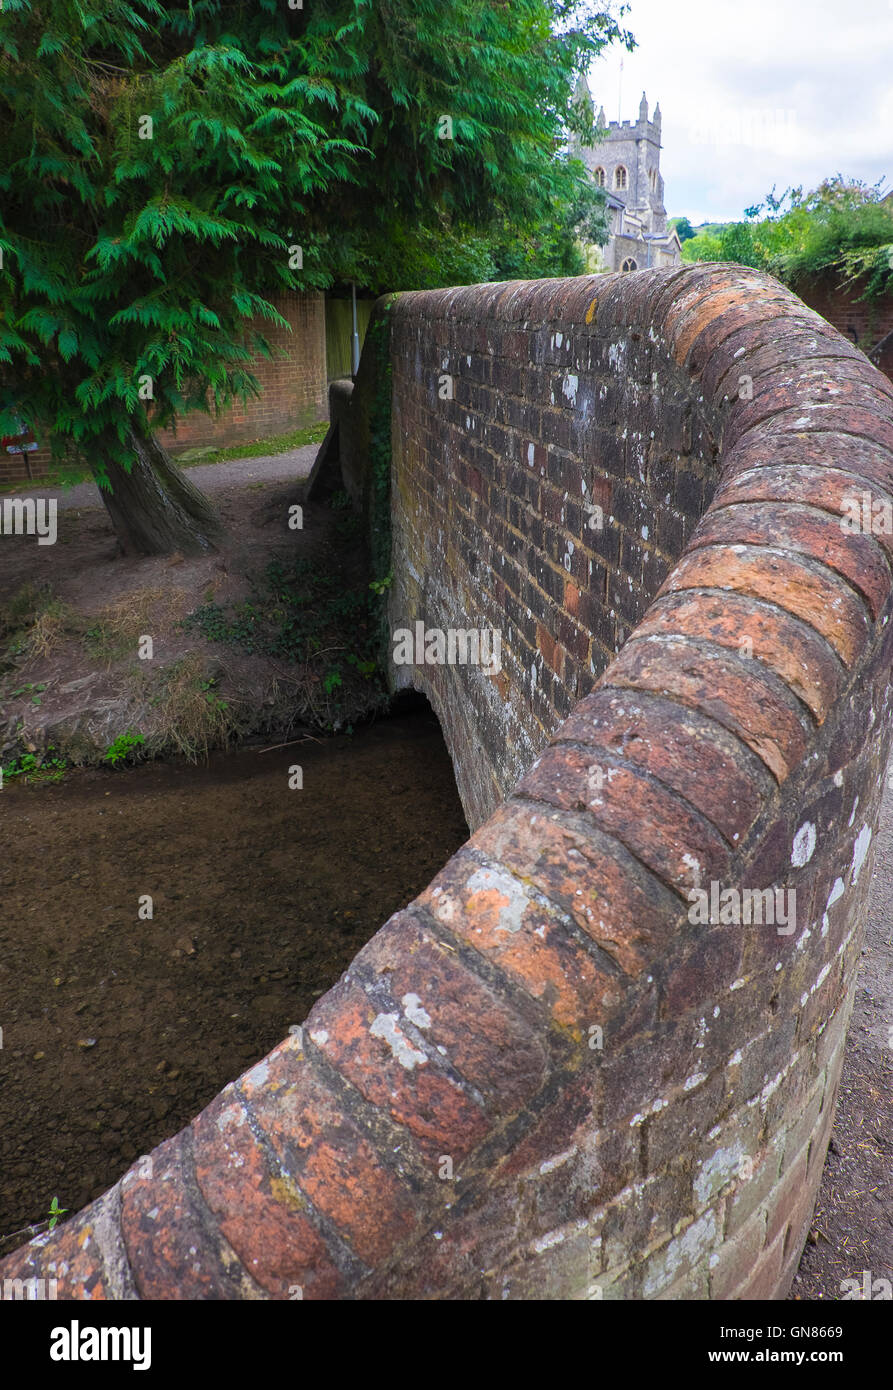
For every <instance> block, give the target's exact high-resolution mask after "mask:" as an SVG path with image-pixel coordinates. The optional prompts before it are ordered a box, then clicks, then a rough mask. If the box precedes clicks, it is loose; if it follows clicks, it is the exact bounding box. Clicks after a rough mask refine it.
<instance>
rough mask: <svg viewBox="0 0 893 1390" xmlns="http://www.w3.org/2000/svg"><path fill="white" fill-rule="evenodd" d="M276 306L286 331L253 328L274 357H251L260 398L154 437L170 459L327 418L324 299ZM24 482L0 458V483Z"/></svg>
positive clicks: (44, 455) (41, 462) (41, 453)
mask: <svg viewBox="0 0 893 1390" xmlns="http://www.w3.org/2000/svg"><path fill="white" fill-rule="evenodd" d="M276 307H277V309H278V310H279V312H280V314H281V315H282V317H283V318H284V319H286V320H287V322H288V324H289V329H285V328H280V327H279V326H278V325H276V324H273V323H270V322H269V321H268V320H266V319H264V320H262V321H260V322H259V323H258V325H257V326H258V328H259V330H260V331H261V332H262V333H263V334H264V336H265V337H266V339H267V341H268V342H269V343H270V346H271V347H272V349H273V352H274V356H273V357H272V359H267V358H256V359H255V361H254V363H253V365H252V371H253V372H254V374H255V376H256V377H257V379H258V382H259V384H260V388H261V395H260V396H259V397H256V398H254V399H252V400H249V401H248V402H247V403H246V404H245V405H242V404H241V403H237V404H236V405H233V406H231V407H230V408H228V409H227V410H224V411H221V413H220V415H219V416H218V417H215V416H214V415H205V414H203V413H201V412H199V411H193V412H192V413H191V414H189V415H185V416H183V417H182V419H180V420H179V421H178V423H177V428H176V431H174V430H173V429H168V430H162V431H161V432H160V434H159V436H158V437H159V439H160V440H161V443H162V444H163V445H164V446H165V448H167V449H169V450H170V451H171V453H172V454H177V453H182V452H183V451H184V450H185V449H195V448H200V447H205V446H209V447H215V448H221V449H222V448H228V447H229V446H230V445H232V444H242V443H250V442H251V441H252V440H255V439H265V438H267V437H268V436H270V435H276V434H287V433H288V432H289V431H291V430H296V429H301V428H303V427H304V426H305V425H314V424H318V423H319V422H320V421H322V420H325V419H326V418H327V416H328V396H327V391H328V381H327V375H326V319H325V296H324V295H322V294H297V293H286V294H284V295H282V296H281V297H280V298H279V299H277V301H276ZM283 351H284V352H285V354H286V356H284V357H283V356H282V355H281V353H282V352H283ZM35 438H36V439H37V441H38V443H39V444H42V447H40V448H38V449H37V450H35V451H34V453H32V454H30V455H29V457H30V460H31V469H32V472H33V473H34V476H35V477H38V478H39V477H41V475H43V474H45V473H46V471H47V468H48V465H49V462H50V450H49V445H48V444H47V443H46V442H45V441H44V440H43V439H42V434H41V430H40V429H39V427H38V428H37V430H36V431H35ZM26 477H27V473H26V469H25V464H24V462H23V460H22V458H21V456H20V455H14V454H7V453H6V452H5V451H4V452H3V453H0V484H2V483H4V482H11V481H13V480H15V479H18V478H26Z"/></svg>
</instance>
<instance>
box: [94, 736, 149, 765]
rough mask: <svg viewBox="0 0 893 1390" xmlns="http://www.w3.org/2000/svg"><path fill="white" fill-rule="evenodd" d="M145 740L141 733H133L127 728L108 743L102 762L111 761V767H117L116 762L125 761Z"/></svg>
mask: <svg viewBox="0 0 893 1390" xmlns="http://www.w3.org/2000/svg"><path fill="white" fill-rule="evenodd" d="M145 742H146V740H145V739H144V738H143V736H142V734H134V733H132V732H131V731H130V729H128V730H127V732H126V734H119V735H118V737H117V738H116V739H115V740H114V741H113V742H112V743H110V744H109V746H108V748H107V749H106V750H105V753H104V754H103V759H102V760H103V762H106V763H111V765H112V767H117V766H118V763H122V762H125V761H126V759H127V758H128V757H130V756H131V754H133V753H135V752H136V750H137V748H142V746H143V744H144V743H145Z"/></svg>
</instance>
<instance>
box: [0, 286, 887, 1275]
mask: <svg viewBox="0 0 893 1390" xmlns="http://www.w3.org/2000/svg"><path fill="white" fill-rule="evenodd" d="M392 313H393V316H394V321H395V324H397V323H400V322H403V323H405V322H407V321H411V320H418V321H424V320H426V319H428V318H430V317H432V316H433V317H435V318H437V319H439V320H449V321H450V323H451V324H452V325H453V326H454V328H455V330H456V332H457V333H458V334H459V337H460V338H461V335H462V333H463V331H465V329H463V325H465V326H466V328H467V332H468V334H469V335H472V334H473V333H474V332H475V331H478V332H483V333H484V335H485V336H486V331H487V329H488V327H489V326H490V325H503V326H509V325H512V326H514V327H515V329H517V330H518V331H517V333H516V334H515V337H514V338H513V340H512V341H514V342H516V343H517V344H518V346H519V350H520V347H521V345H523V344H524V342H525V337H524V333H523V332H522V330H523V329H524V328H525V327H526V326H528V325H534V326H546V327H550V326H551V327H554V328H559V329H561V330H562V332H565V333H568V332H569V333H571V334H573V335H578V336H579V337H583V336H585V337H593V338H599V339H604V340H608V341H611V342H619V341H622V340H626V341H635V342H637V343H640V344H641V343H644V344H646V345H647V344H650V345H651V347H652V348H653V351H654V361H655V363H658V364H659V365H658V366H656V367H655V370H657V371H660V372H663V371H664V370H666V372H668V373H669V372H673V371H678V372H680V373H681V374H682V375H683V377H684V379H685V380H687V381H688V383H689V386H690V399H691V401H692V402H693V403H695V405H696V406H697V408H698V409H699V410H700V411H701V412H702V413H703V418H704V419H705V420H708V421H709V422H710V425H711V429H712V430H713V431H714V437H715V439H716V443H717V449H718V471H717V486H716V489H715V492H714V495H713V497H712V500H711V501H710V502H709V505H708V506H707V508H706V511H705V512H704V515H703V518H702V521H701V523H700V524H699V525H698V527H697V528H696V530H695V531H694V533H693V535H692V536H691V538H690V540H689V542H688V544H687V546H686V547H685V550H684V552H683V553H682V555H681V556H680V558H679V560H678V563H677V564H676V566H675V568H674V569H673V570H672V571H671V573H670V574H669V576H668V577H667V578H666V580H665V581H664V583H663V584H662V586H661V588H660V590H659V592H658V594H657V596H656V597H655V599H654V601H653V603H652V604H651V607H650V608H649V609H648V612H647V614H646V617H645V619H644V621H643V622H642V624H641V625H640V627H639V628H638V629H636V631H634V632H633V633H632V635H631V637H630V639H629V640H628V641H627V643H626V645H625V646H624V647H623V649H622V650H621V651H620V652H619V654H618V655H617V657H616V659H615V660H614V661H613V663H612V664H611V665H610V666H609V667H608V669H607V670H606V671H605V672H604V673H603V675H602V676H601V678H600V679H599V680H598V683H597V685H596V687H595V689H594V690H593V691H592V692H591V693H590V694H588V695H586V696H585V698H583V699H582V700H580V701H579V702H578V703H577V705H576V706H575V707H574V709H573V710H572V712H571V714H570V716H569V717H568V718H567V720H566V721H565V722H564V723H563V724H562V725H561V727H559V728H558V729H557V730H556V732H555V734H554V737H553V738H552V740H551V742H550V744H549V746H548V748H547V749H546V751H545V752H544V753H543V755H542V756H541V757H540V758H539V759H537V761H536V763H535V764H534V766H533V767H532V768H531V770H530V771H529V772H528V774H527V775H526V776H525V778H524V779H523V780H522V781H521V783H520V784H519V785H518V787H517V788H516V789H515V791H514V792H513V793H512V794H511V795H510V796H509V797H508V799H507V800H506V802H505V803H504V804H503V805H502V806H500V807H499V808H497V809H496V810H495V811H494V812H493V814H492V815H490V816H489V818H488V819H487V820H485V821H484V823H483V824H482V825H480V826H479V828H478V829H477V830H476V831H475V833H474V834H473V835H472V836H471V838H470V839H469V841H468V842H467V843H466V845H464V846H463V847H462V849H461V850H460V851H459V852H458V853H457V854H456V855H455V856H453V858H452V859H451V860H450V861H449V862H448V863H447V864H446V865H445V866H444V868H443V869H442V870H441V872H440V873H439V874H438V875H437V876H436V878H435V879H434V880H433V881H432V883H431V884H430V885H429V886H428V888H427V889H426V890H425V891H424V892H423V893H422V894H421V895H420V896H419V897H418V898H417V899H416V900H415V901H414V902H413V903H412V904H410V906H409V907H408V908H407V909H406V910H405V911H402V912H399V913H397V914H396V915H395V916H394V917H392V918H391V919H390V920H389V921H388V922H387V923H386V924H385V926H383V927H382V928H381V930H380V931H379V932H378V933H377V935H376V936H375V937H374V938H373V939H372V940H371V941H370V942H369V943H368V945H367V946H366V947H364V949H363V950H362V951H360V953H359V954H358V956H357V957H356V958H355V960H354V961H353V963H352V964H351V966H350V968H349V969H348V971H347V972H346V974H345V975H344V976H342V978H341V980H340V981H339V982H338V984H337V985H336V986H335V987H334V988H333V989H331V990H330V991H329V992H328V993H327V994H326V995H325V996H323V997H322V998H321V999H320V1000H318V1001H317V1003H316V1005H315V1006H314V1008H313V1009H312V1011H311V1013H310V1015H309V1017H308V1019H307V1020H306V1023H305V1025H304V1027H303V1031H302V1033H301V1034H300V1035H293V1036H290V1037H289V1038H287V1039H286V1040H285V1041H284V1042H283V1043H281V1044H280V1045H279V1046H278V1047H277V1048H275V1049H274V1050H273V1051H272V1052H271V1053H270V1054H269V1055H268V1056H267V1057H266V1058H264V1060H262V1061H261V1062H258V1063H257V1065H256V1066H254V1067H253V1068H251V1070H249V1071H248V1072H246V1073H245V1074H244V1075H243V1076H241V1077H240V1078H239V1079H238V1080H236V1081H234V1082H233V1083H232V1084H230V1085H229V1086H227V1087H226V1089H225V1090H224V1091H222V1092H221V1093H220V1095H219V1096H218V1097H217V1098H216V1099H215V1100H214V1101H213V1102H212V1103H211V1104H210V1105H209V1106H208V1107H207V1108H206V1109H205V1110H204V1111H202V1113H201V1114H200V1115H199V1116H198V1117H197V1118H196V1119H195V1120H194V1121H193V1122H192V1124H191V1125H189V1126H188V1127H187V1128H186V1129H184V1130H183V1131H181V1132H180V1133H179V1134H177V1135H175V1136H174V1137H173V1138H171V1139H169V1140H167V1141H165V1142H164V1143H162V1144H161V1145H159V1147H158V1148H156V1149H155V1150H154V1151H153V1153H152V1154H151V1155H150V1156H149V1157H148V1158H145V1159H141V1160H139V1161H138V1162H137V1163H136V1164H134V1166H133V1167H132V1168H131V1169H130V1170H129V1172H127V1173H126V1174H125V1175H124V1177H123V1178H122V1179H121V1180H120V1181H119V1182H118V1183H117V1184H116V1185H115V1186H114V1187H113V1188H112V1189H111V1190H110V1191H109V1192H107V1193H106V1194H105V1195H104V1196H103V1197H102V1198H100V1199H99V1200H98V1201H96V1202H94V1203H92V1204H91V1205H90V1206H89V1207H87V1208H85V1209H84V1210H83V1211H82V1212H81V1213H80V1214H79V1215H77V1216H76V1217H75V1218H73V1219H71V1220H70V1221H68V1222H67V1223H65V1224H64V1225H63V1226H62V1227H60V1228H59V1229H58V1230H57V1231H56V1232H55V1233H53V1234H52V1235H48V1236H41V1237H39V1238H37V1239H36V1240H34V1241H32V1242H31V1244H30V1245H28V1246H25V1247H23V1248H22V1249H21V1250H19V1251H17V1252H15V1253H14V1254H13V1255H11V1256H9V1257H8V1258H7V1259H6V1260H5V1261H4V1262H3V1263H2V1265H0V1279H9V1278H22V1279H28V1278H55V1279H57V1280H58V1296H59V1297H60V1298H63V1297H64V1298H71V1299H82V1298H135V1297H142V1298H148V1299H153V1298H165V1299H170V1298H181V1299H203V1298H208V1299H232V1298H270V1297H272V1298H282V1299H288V1298H419V1297H422V1298H426V1297H428V1298H476V1299H477V1298H505V1297H510V1298H538V1297H548V1298H593V1299H600V1298H612V1297H625V1298H645V1299H647V1298H654V1297H662V1298H708V1297H709V1298H720V1299H722V1298H762V1297H775V1298H778V1297H783V1296H784V1294H785V1292H786V1290H787V1288H788V1286H789V1284H790V1281H791V1279H792V1277H793V1273H794V1271H795V1269H796V1263H797V1261H798V1259H799V1254H800V1250H801V1248H802V1244H803V1241H804V1240H805V1237H806V1233H807V1231H808V1228H809V1221H810V1219H811V1214H812V1208H813V1203H814V1200H815V1195H816V1191H817V1187H818V1182H819V1179H820V1176H821V1168H822V1162H823V1158H824V1153H825V1148H826V1146H827V1141H828V1137H829V1133H830V1124H831V1120H832V1118H833V1107H834V1100H835V1094H836V1085H837V1080H838V1077H839V1071H840V1064H841V1060H842V1055H843V1053H842V1049H843V1043H844V1038H845V1030H846V1023H847V1019H848V1014H849V1008H850V1006H851V1002H852V992H853V989H854V981H855V971H856V968H857V964H858V956H859V947H860V942H861V925H862V917H863V906H864V897H865V893H866V891H867V886H868V882H869V879H870V872H871V857H872V845H873V833H874V829H875V826H876V817H877V812H878V805H879V797H880V789H881V781H882V778H883V775H884V769H885V767H886V761H887V754H888V751H889V742H890V664H891V651H893V648H891V638H890V614H891V587H893V585H891V561H893V539H891V536H890V535H889V534H884V533H880V534H877V535H875V534H865V533H862V532H859V533H854V532H847V531H845V530H844V529H843V527H842V526H841V524H840V522H841V514H842V512H843V510H844V508H845V506H846V502H845V499H846V498H847V497H848V496H850V495H852V494H853V493H855V494H857V495H859V496H862V495H863V494H865V495H866V496H867V497H868V498H869V500H870V502H871V503H877V504H879V505H881V504H886V505H887V506H890V505H893V386H891V384H890V383H889V382H888V381H887V380H886V379H885V378H884V377H883V376H881V375H880V374H879V373H878V372H877V371H876V370H875V369H874V368H873V367H872V366H871V365H870V364H869V363H868V361H867V359H866V358H865V357H864V356H863V355H862V354H861V353H860V352H858V350H856V349H855V348H853V347H852V345H851V344H849V343H847V342H846V340H845V339H843V338H842V337H841V336H840V335H839V334H838V333H837V332H836V330H834V329H832V328H831V327H830V326H829V325H828V324H827V323H826V322H825V321H824V320H822V319H820V318H819V317H818V316H817V315H816V314H814V313H813V312H812V311H811V310H808V309H807V308H806V307H805V306H804V305H803V304H802V303H801V301H800V300H798V299H797V297H796V296H795V295H793V294H791V293H790V292H788V291H787V290H785V289H783V288H782V287H781V286H780V285H779V284H777V283H776V282H775V281H774V280H772V279H770V278H769V277H767V276H764V275H762V274H759V273H757V272H751V271H748V270H746V269H742V268H741V267H738V266H722V265H700V266H697V267H691V268H682V269H680V268H672V269H668V270H656V271H643V272H639V273H637V274H631V275H625V276H624V275H609V276H600V277H598V276H596V277H584V278H582V279H572V280H557V281H556V280H551V281H543V282H530V283H513V284H502V285H499V284H497V285H482V286H471V287H468V288H461V289H452V290H439V291H430V292H420V293H412V294H406V295H404V296H402V297H401V298H400V299H399V300H398V301H397V303H396V304H395V306H394V308H393V310H392ZM745 373H746V374H747V375H748V376H750V378H751V379H752V380H751V385H752V394H751V395H748V393H747V392H745V393H744V395H743V396H742V394H741V392H740V389H739V380H740V378H741V377H742V375H744V374H745ZM745 627H746V628H747V633H748V636H749V637H750V638H751V639H752V645H753V654H752V658H750V660H749V664H748V661H747V659H746V658H745V657H744V656H742V654H741V653H740V651H739V650H737V647H736V644H737V643H738V642H739V641H740V635H741V633H742V631H743V630H744V628H745ZM748 657H749V654H748ZM595 757H599V758H604V760H605V763H606V765H607V766H609V767H610V768H611V769H613V770H614V771H615V772H616V774H617V775H616V779H612V780H611V782H610V787H611V792H610V795H609V796H607V797H606V798H605V805H604V806H603V807H602V809H601V812H600V813H599V815H598V818H597V819H594V818H593V817H592V816H590V815H589V814H588V812H587V799H588V798H587V793H586V790H585V788H586V775H587V767H588V766H589V765H590V763H591V760H592V759H593V758H595ZM615 785H616V791H615V790H613V788H614V787H615ZM692 859H695V860H697V862H698V865H699V872H702V873H703V876H704V881H705V882H708V881H716V880H718V881H720V882H721V883H723V884H729V885H732V886H733V887H735V886H737V887H739V888H743V887H748V888H754V889H760V890H762V889H763V888H765V887H768V886H770V885H775V886H778V885H779V884H780V883H784V884H786V885H787V886H788V887H795V888H796V890H797V897H798V905H797V912H796V930H795V931H794V932H793V933H792V934H791V935H777V934H776V933H774V932H772V933H770V932H767V931H765V929H764V930H762V931H759V930H757V929H751V930H746V929H744V928H741V927H739V928H737V929H736V930H734V931H732V932H731V933H730V932H729V931H728V930H727V929H724V928H723V927H718V926H716V925H706V926H702V925H695V926H693V925H692V924H691V922H690V920H689V914H688V892H689V889H690V888H691V885H692V878H691V863H692Z"/></svg>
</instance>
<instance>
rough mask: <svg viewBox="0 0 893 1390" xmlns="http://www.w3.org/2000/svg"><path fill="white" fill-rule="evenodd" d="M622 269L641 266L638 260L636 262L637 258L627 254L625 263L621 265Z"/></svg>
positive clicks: (634, 268)
mask: <svg viewBox="0 0 893 1390" xmlns="http://www.w3.org/2000/svg"><path fill="white" fill-rule="evenodd" d="M620 269H621V270H638V269H639V267H638V265H637V264H636V262H635V260H634V259H633V257H632V256H627V258H626V260H625V261H624V262H623V265H622V266H621V267H620Z"/></svg>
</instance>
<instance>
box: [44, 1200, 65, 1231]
mask: <svg viewBox="0 0 893 1390" xmlns="http://www.w3.org/2000/svg"><path fill="white" fill-rule="evenodd" d="M67 1211H68V1207H60V1206H59V1198H58V1197H54V1198H53V1200H52V1201H51V1202H50V1209H49V1211H48V1212H47V1216H48V1218H49V1226H48V1227H47V1229H48V1230H50V1231H54V1230H55V1229H56V1223H57V1221H58V1220H59V1217H60V1216H64V1215H65V1213H66V1212H67Z"/></svg>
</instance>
